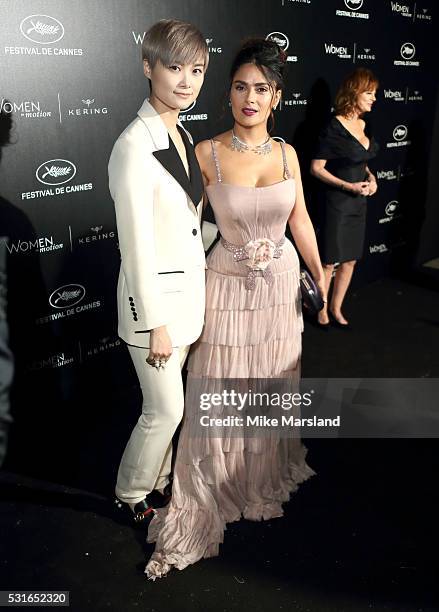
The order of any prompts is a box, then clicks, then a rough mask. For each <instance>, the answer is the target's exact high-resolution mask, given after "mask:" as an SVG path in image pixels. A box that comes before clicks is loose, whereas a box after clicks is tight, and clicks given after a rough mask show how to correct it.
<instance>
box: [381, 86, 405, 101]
mask: <svg viewBox="0 0 439 612" xmlns="http://www.w3.org/2000/svg"><path fill="white" fill-rule="evenodd" d="M384 98H385V99H386V100H387V99H388V100H394V101H395V102H404V97H403V95H402V91H399V90H398V89H395V90H393V89H385V90H384Z"/></svg>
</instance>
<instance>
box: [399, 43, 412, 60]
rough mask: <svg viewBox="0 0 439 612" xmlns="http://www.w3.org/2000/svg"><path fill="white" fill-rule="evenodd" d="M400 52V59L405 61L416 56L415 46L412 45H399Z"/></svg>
mask: <svg viewBox="0 0 439 612" xmlns="http://www.w3.org/2000/svg"><path fill="white" fill-rule="evenodd" d="M400 52H401V57H402V58H403V59H406V60H410V59H413V58H414V57H415V54H416V48H415V45H414V44H413V43H410V42H406V43H404V44H403V45H401V49H400Z"/></svg>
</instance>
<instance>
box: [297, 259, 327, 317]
mask: <svg viewBox="0 0 439 612" xmlns="http://www.w3.org/2000/svg"><path fill="white" fill-rule="evenodd" d="M300 291H301V293H302V303H303V305H304V306H305V308H306V309H307V312H309V314H317V313H318V312H319V311H320V310H322V308H323V298H322V294H321V292H320V289H319V288H318V286H317V285H316V283H315V282H314V279H313V277H312V276H311V274H310V273H309V272H308V270H305V269H302V270H300Z"/></svg>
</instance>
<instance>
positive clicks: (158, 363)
mask: <svg viewBox="0 0 439 612" xmlns="http://www.w3.org/2000/svg"><path fill="white" fill-rule="evenodd" d="M160 366H161V363H160V360H159V359H155V360H154V367H155V369H156V370H158V369H160Z"/></svg>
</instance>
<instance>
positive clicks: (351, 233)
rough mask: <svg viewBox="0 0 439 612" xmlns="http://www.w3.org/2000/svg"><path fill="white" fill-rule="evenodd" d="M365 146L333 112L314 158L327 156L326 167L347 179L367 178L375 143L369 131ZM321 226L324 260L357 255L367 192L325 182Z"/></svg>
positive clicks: (358, 255) (341, 258) (361, 246)
mask: <svg viewBox="0 0 439 612" xmlns="http://www.w3.org/2000/svg"><path fill="white" fill-rule="evenodd" d="M366 135H367V136H368V137H369V148H368V149H366V148H365V147H364V146H363V145H362V144H361V143H360V141H359V140H358V139H357V138H355V136H353V135H352V134H351V133H350V132H349V131H348V130H347V129H346V128H345V127H344V125H343V124H342V123H341V122H340V121H339V120H338V119H337V118H336V117H335V116H334V117H332V118H331V120H330V122H329V123H328V125H327V126H326V128H325V129H324V131H323V132H322V134H321V135H320V138H319V143H318V147H317V150H316V152H315V154H314V155H313V158H314V159H326V160H327V163H326V166H325V168H326V170H328V172H330V173H331V174H333V175H334V176H337V177H338V178H340V179H342V180H343V181H346V182H348V183H357V182H359V181H364V180H365V179H366V166H367V163H368V161H369V160H370V159H372V158H373V157H375V156H376V153H377V150H378V148H379V147H378V144H377V142H376V141H375V140H374V138H373V137H372V136H370V135H369V134H367V132H366ZM323 208H324V210H323V215H322V223H321V230H320V237H319V241H320V254H321V258H322V261H323V263H326V264H332V263H336V262H340V263H341V262H343V261H350V260H352V259H355V260H356V259H360V258H361V256H362V254H363V247H364V235H365V231H366V210H367V201H366V196H360V195H354V194H351V193H349V192H347V191H343V190H342V189H339V188H337V187H331V185H326V184H325V196H324V207H323Z"/></svg>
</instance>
